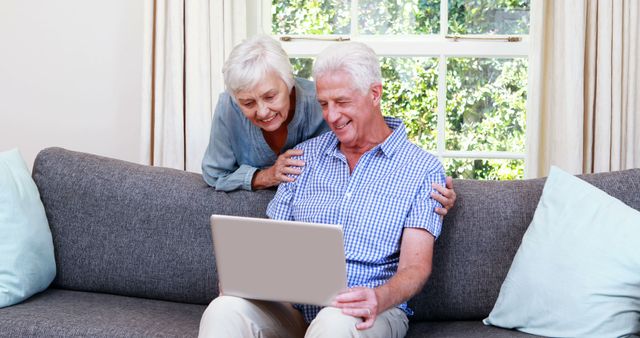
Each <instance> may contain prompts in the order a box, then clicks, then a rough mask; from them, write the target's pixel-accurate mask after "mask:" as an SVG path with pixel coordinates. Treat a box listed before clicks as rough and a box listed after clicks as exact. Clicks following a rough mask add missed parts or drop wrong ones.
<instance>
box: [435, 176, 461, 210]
mask: <svg viewBox="0 0 640 338" xmlns="http://www.w3.org/2000/svg"><path fill="white" fill-rule="evenodd" d="M445 182H446V186H445V187H443V186H441V185H439V184H435V183H434V184H433V188H434V189H436V190H437V193H436V192H433V193H431V197H432V198H433V199H434V200H436V201H438V202H440V204H442V206H443V207H444V208H440V207H436V210H435V211H436V213H437V214H438V215H440V216H445V215H446V214H447V212H449V210H451V208H453V205H454V204H455V203H456V197H457V196H456V192H455V191H454V190H453V179H452V178H451V176H447V178H446V181H445Z"/></svg>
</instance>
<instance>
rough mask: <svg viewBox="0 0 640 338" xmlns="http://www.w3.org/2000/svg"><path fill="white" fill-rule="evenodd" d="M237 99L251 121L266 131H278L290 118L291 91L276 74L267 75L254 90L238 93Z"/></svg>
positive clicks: (236, 94)
mask: <svg viewBox="0 0 640 338" xmlns="http://www.w3.org/2000/svg"><path fill="white" fill-rule="evenodd" d="M235 98H236V102H238V105H239V106H240V110H242V113H244V115H245V116H246V117H247V118H248V119H249V121H251V122H252V123H253V124H255V125H256V126H258V127H259V128H260V129H262V130H264V131H267V132H272V131H276V130H278V128H280V127H281V126H282V124H283V123H285V122H286V121H287V117H288V116H289V108H290V107H291V99H290V97H289V89H288V88H287V85H286V83H284V81H282V79H281V78H280V77H279V76H278V75H276V74H275V73H274V72H271V73H269V74H267V76H265V77H264V78H263V79H262V80H261V81H259V82H258V84H257V85H255V86H254V87H253V88H251V89H249V90H244V91H238V92H236V93H235Z"/></svg>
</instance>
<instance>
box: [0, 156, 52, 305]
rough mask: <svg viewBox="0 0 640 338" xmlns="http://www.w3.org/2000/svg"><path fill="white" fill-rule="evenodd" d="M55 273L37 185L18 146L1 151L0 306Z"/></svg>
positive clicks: (34, 290) (13, 301) (33, 289)
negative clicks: (16, 148)
mask: <svg viewBox="0 0 640 338" xmlns="http://www.w3.org/2000/svg"><path fill="white" fill-rule="evenodd" d="M55 275H56V263H55V259H54V256H53V242H52V240H51V231H50V230H49V223H48V222H47V217H46V215H45V212H44V207H43V205H42V202H41V201H40V194H39V193H38V188H37V187H36V185H35V183H34V182H33V180H32V179H31V175H30V174H29V170H28V169H27V166H26V164H25V163H24V161H23V160H22V158H21V157H20V154H19V153H18V151H17V150H11V151H7V152H2V153H0V308H1V307H5V306H9V305H13V304H16V303H19V302H21V301H23V300H25V299H27V298H29V297H31V296H32V295H33V294H35V293H37V292H40V291H43V290H44V289H46V288H47V287H48V286H49V284H51V281H53V278H54V277H55Z"/></svg>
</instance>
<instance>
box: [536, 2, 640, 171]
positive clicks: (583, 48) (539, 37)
mask: <svg viewBox="0 0 640 338" xmlns="http://www.w3.org/2000/svg"><path fill="white" fill-rule="evenodd" d="M639 17H640V5H639V1H638V0H599V1H598V0H586V1H585V0H563V1H553V0H534V1H533V2H532V8H531V33H530V36H531V47H532V53H531V58H530V62H529V107H528V117H527V160H526V161H527V173H526V176H527V177H540V176H546V175H547V174H548V170H549V167H550V165H556V166H559V167H561V168H562V169H564V170H566V171H569V172H572V173H576V174H577V173H591V172H602V171H611V170H621V169H627V168H637V167H640V87H638V82H639V81H640V73H639V70H638V68H639V67H638V66H639V64H640V51H639V50H638V46H640V29H639V26H638V18H639Z"/></svg>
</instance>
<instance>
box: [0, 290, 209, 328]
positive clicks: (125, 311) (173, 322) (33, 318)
mask: <svg viewBox="0 0 640 338" xmlns="http://www.w3.org/2000/svg"><path fill="white" fill-rule="evenodd" d="M204 310H205V306H203V305H193V304H180V303H173V302H166V301H158V300H150V299H139V298H133V297H122V296H114V295H107V294H100V293H88V292H78V291H68V290H58V289H49V290H47V291H45V292H43V293H41V294H38V295H36V296H34V297H32V298H30V299H29V300H27V301H25V302H23V303H21V304H18V305H14V306H11V307H8V308H4V309H0V336H2V337H197V336H198V327H199V325H200V317H201V316H202V313H203V312H204Z"/></svg>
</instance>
